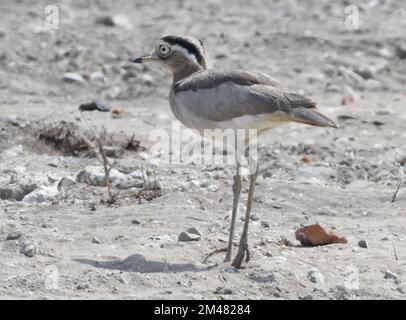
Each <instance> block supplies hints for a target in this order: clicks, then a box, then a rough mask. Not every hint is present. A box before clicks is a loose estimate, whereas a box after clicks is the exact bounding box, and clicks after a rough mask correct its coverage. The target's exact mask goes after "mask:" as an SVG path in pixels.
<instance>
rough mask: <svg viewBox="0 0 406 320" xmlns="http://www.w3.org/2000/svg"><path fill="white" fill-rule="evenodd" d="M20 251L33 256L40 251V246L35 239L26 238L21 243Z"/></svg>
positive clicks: (30, 256)
mask: <svg viewBox="0 0 406 320" xmlns="http://www.w3.org/2000/svg"><path fill="white" fill-rule="evenodd" d="M20 253H22V254H23V255H25V256H26V257H29V258H32V257H33V256H35V255H36V254H37V253H38V247H37V245H36V244H35V243H34V242H33V241H29V240H25V241H22V242H21V243H20Z"/></svg>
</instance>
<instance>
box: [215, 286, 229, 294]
mask: <svg viewBox="0 0 406 320" xmlns="http://www.w3.org/2000/svg"><path fill="white" fill-rule="evenodd" d="M214 293H215V294H233V291H232V290H231V289H228V288H224V287H217V288H216V290H215V291H214Z"/></svg>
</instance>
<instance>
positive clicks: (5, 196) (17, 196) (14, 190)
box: [0, 183, 37, 201]
mask: <svg viewBox="0 0 406 320" xmlns="http://www.w3.org/2000/svg"><path fill="white" fill-rule="evenodd" d="M36 188H37V185H36V184H19V183H18V184H11V185H8V186H7V187H3V188H0V199H2V200H17V201H21V200H23V198H24V197H25V196H26V195H27V194H29V193H30V192H32V191H34V190H35V189H36Z"/></svg>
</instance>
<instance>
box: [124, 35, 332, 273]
mask: <svg viewBox="0 0 406 320" xmlns="http://www.w3.org/2000/svg"><path fill="white" fill-rule="evenodd" d="M132 61H133V62H134V63H146V62H152V61H155V62H159V63H160V64H162V65H164V66H166V67H167V68H169V70H170V71H171V72H172V75H173V82H172V86H171V88H170V96H169V97H170V106H171V109H172V112H173V114H174V115H175V117H176V118H177V119H178V120H179V121H180V122H181V123H183V124H184V125H185V126H186V127H189V128H192V129H197V130H198V131H199V132H200V133H201V134H203V132H204V130H205V129H223V130H225V129H232V130H238V129H241V130H242V129H256V130H257V132H258V134H260V133H263V132H265V131H267V130H269V129H271V128H273V127H275V125H278V124H282V123H288V122H300V123H304V124H308V125H313V126H318V127H333V128H337V127H338V125H337V124H336V123H334V122H333V121H332V120H330V119H329V118H327V117H326V116H324V115H323V114H321V113H320V111H319V110H318V109H317V107H316V103H315V102H314V101H313V100H312V99H310V98H308V97H306V96H304V95H302V94H299V93H296V92H294V91H292V90H289V89H287V88H286V87H284V86H282V85H281V84H280V83H279V82H277V81H276V80H274V79H272V78H270V77H269V76H267V75H265V74H262V73H257V72H251V71H243V70H218V69H209V68H207V65H206V55H205V50H204V47H203V43H202V42H201V41H199V40H196V39H194V38H190V37H180V36H166V37H163V38H161V39H160V40H159V41H158V42H157V44H156V47H155V49H154V50H153V51H152V53H150V54H146V55H143V56H141V57H139V58H136V59H134V60H132ZM247 144H249V141H248V142H247ZM236 166H237V173H236V175H235V176H234V183H233V194H234V200H233V209H232V216H231V226H230V234H229V240H228V246H227V248H226V250H224V251H227V253H226V257H225V261H231V254H232V246H233V238H234V226H235V221H236V216H237V210H238V203H239V198H240V193H241V164H240V161H239V160H237V165H236ZM250 167H251V168H253V169H251V171H250V185H249V192H248V202H247V207H246V213H245V220H244V227H243V232H242V234H241V238H240V243H239V249H238V253H237V255H236V257H235V258H234V260H233V262H232V265H233V266H234V267H236V268H240V267H241V265H242V262H243V261H244V258H245V259H246V261H248V260H249V256H250V254H249V248H248V224H249V220H250V215H251V207H252V201H253V195H254V187H255V182H256V178H257V175H258V165H257V162H255V161H252V162H251V164H250Z"/></svg>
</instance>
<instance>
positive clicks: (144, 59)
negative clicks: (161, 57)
mask: <svg viewBox="0 0 406 320" xmlns="http://www.w3.org/2000/svg"><path fill="white" fill-rule="evenodd" d="M155 60H157V57H156V56H155V55H152V54H145V55H143V56H141V57H138V58H135V59H133V60H131V62H134V63H146V62H150V61H155Z"/></svg>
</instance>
